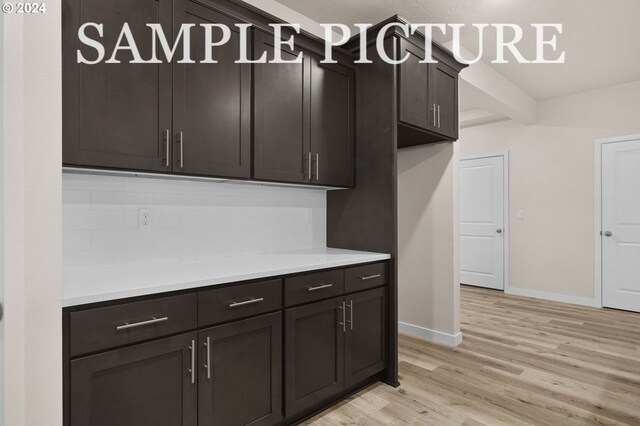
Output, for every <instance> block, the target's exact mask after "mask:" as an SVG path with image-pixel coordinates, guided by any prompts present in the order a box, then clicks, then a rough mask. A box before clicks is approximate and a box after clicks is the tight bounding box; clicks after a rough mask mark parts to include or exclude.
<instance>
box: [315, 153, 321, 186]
mask: <svg viewBox="0 0 640 426" xmlns="http://www.w3.org/2000/svg"><path fill="white" fill-rule="evenodd" d="M316 180H320V154H318V153H317V152H316Z"/></svg>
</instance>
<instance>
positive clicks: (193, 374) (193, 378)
mask: <svg viewBox="0 0 640 426" xmlns="http://www.w3.org/2000/svg"><path fill="white" fill-rule="evenodd" d="M189 350H190V351H191V368H190V369H189V373H190V374H191V384H194V383H195V382H196V341H195V340H191V345H189Z"/></svg>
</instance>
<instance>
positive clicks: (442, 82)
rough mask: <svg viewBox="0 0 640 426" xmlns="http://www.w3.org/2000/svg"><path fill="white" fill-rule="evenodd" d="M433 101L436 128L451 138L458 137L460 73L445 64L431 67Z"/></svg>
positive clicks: (438, 131)
mask: <svg viewBox="0 0 640 426" xmlns="http://www.w3.org/2000/svg"><path fill="white" fill-rule="evenodd" d="M429 72H430V74H431V75H430V79H431V94H432V95H433V96H432V99H433V101H432V103H433V104H435V105H436V108H437V112H436V124H435V128H434V130H435V131H436V132H437V133H439V134H441V135H444V136H447V137H448V138H450V139H458V127H459V125H458V73H456V72H455V70H453V69H452V68H449V67H448V66H447V65H445V64H441V63H438V64H432V65H431V67H430V71H429Z"/></svg>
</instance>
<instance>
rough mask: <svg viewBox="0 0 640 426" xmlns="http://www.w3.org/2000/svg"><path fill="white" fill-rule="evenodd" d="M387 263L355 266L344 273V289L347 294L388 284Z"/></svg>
mask: <svg viewBox="0 0 640 426" xmlns="http://www.w3.org/2000/svg"><path fill="white" fill-rule="evenodd" d="M388 270H389V264H388V263H387V262H380V263H373V264H371V265H364V266H357V267H355V268H349V269H346V270H345V271H344V287H345V291H346V292H347V293H351V292H354V291H360V290H366V289H368V288H373V287H378V286H381V285H384V284H387V283H388V282H389V275H388V274H389V272H388Z"/></svg>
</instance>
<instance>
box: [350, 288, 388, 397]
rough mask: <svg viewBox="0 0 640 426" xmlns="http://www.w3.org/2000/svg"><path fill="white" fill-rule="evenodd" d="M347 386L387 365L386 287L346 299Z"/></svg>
mask: <svg viewBox="0 0 640 426" xmlns="http://www.w3.org/2000/svg"><path fill="white" fill-rule="evenodd" d="M345 300H346V305H347V310H346V313H347V325H348V327H347V333H346V335H345V336H346V338H345V345H344V351H345V356H344V377H345V386H346V387H349V386H351V385H355V384H356V383H359V382H361V381H363V380H365V379H366V378H368V377H371V376H373V375H374V374H376V373H378V372H380V371H382V370H384V369H385V367H386V364H387V349H386V348H387V339H386V336H387V327H386V324H387V288H386V287H382V288H377V289H375V290H370V291H365V292H362V293H356V294H352V295H349V296H345Z"/></svg>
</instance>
